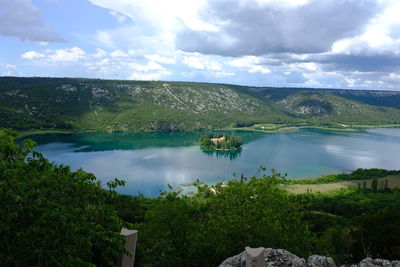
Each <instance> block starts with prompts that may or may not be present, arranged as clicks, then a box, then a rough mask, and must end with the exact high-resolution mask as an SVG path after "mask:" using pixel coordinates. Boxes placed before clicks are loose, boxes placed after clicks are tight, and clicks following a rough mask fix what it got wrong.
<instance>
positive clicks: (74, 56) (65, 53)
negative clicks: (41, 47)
mask: <svg viewBox="0 0 400 267" xmlns="http://www.w3.org/2000/svg"><path fill="white" fill-rule="evenodd" d="M85 55H86V53H85V51H83V50H82V49H81V48H79V47H72V48H66V49H57V50H55V51H52V50H48V54H47V55H46V57H47V58H48V60H49V61H64V62H77V61H79V60H81V59H84V58H85Z"/></svg>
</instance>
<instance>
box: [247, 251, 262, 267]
mask: <svg viewBox="0 0 400 267" xmlns="http://www.w3.org/2000/svg"><path fill="white" fill-rule="evenodd" d="M245 251H246V267H264V266H265V264H264V248H262V247H261V248H250V247H246V249H245Z"/></svg>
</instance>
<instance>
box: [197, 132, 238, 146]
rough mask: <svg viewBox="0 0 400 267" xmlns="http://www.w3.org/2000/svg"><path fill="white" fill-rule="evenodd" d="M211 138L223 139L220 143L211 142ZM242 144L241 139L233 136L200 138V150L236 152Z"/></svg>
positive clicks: (221, 135)
mask: <svg viewBox="0 0 400 267" xmlns="http://www.w3.org/2000/svg"><path fill="white" fill-rule="evenodd" d="M213 138H224V139H223V140H221V141H217V142H213V141H212V139H213ZM242 144H243V141H242V138H240V136H236V135H233V134H225V133H222V134H217V135H216V134H213V133H208V134H204V135H202V136H201V138H200V148H201V149H203V150H236V149H239V148H240V147H241V146H242Z"/></svg>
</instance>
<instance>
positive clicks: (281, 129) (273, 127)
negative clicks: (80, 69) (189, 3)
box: [17, 124, 400, 138]
mask: <svg viewBox="0 0 400 267" xmlns="http://www.w3.org/2000/svg"><path fill="white" fill-rule="evenodd" d="M262 125H268V127H264V126H262ZM374 128H400V124H381V125H366V124H364V125H363V124H357V125H351V126H348V127H343V128H335V127H324V126H315V125H302V126H292V125H290V124H289V125H285V124H255V125H253V126H251V127H232V128H215V129H197V130H193V129H190V130H178V131H175V132H189V131H251V132H262V133H296V132H299V131H300V130H301V129H316V130H325V131H334V132H359V131H363V130H365V129H374ZM17 132H18V137H17V138H23V137H27V136H31V135H41V134H78V133H109V134H114V132H107V131H96V130H83V129H82V130H80V129H70V130H64V129H33V130H27V131H21V130H17ZM151 132H165V131H154V130H152V131H132V132H121V133H151Z"/></svg>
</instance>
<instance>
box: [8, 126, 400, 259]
mask: <svg viewBox="0 0 400 267" xmlns="http://www.w3.org/2000/svg"><path fill="white" fill-rule="evenodd" d="M15 136H16V133H15V132H13V131H9V130H1V131H0V185H1V186H0V202H1V203H2V204H1V205H0V215H1V220H0V235H1V237H2V238H1V239H0V265H2V266H27V265H29V266H55V265H62V266H90V264H94V265H97V266H113V265H115V263H116V261H115V259H116V258H117V256H118V255H119V253H121V252H122V243H123V240H121V238H120V236H119V231H120V229H121V227H122V226H123V225H125V226H127V227H129V228H131V229H137V230H139V239H138V243H137V254H136V255H135V256H136V260H135V265H136V266H215V265H218V264H219V263H221V262H222V261H223V260H224V259H225V258H227V257H230V256H232V255H236V254H238V253H239V252H241V251H243V249H244V247H245V246H251V247H260V246H263V247H272V248H283V249H287V250H289V251H291V252H293V253H295V254H297V255H299V256H302V257H307V256H309V255H311V254H322V255H329V256H332V257H333V258H334V259H335V260H336V262H337V263H354V262H358V261H359V260H360V259H362V258H365V257H367V256H370V257H373V258H387V259H400V249H399V248H400V240H399V238H398V237H399V236H400V223H399V222H400V209H399V208H398V207H399V206H400V191H399V190H397V189H387V190H376V192H373V190H372V189H367V188H365V189H363V188H360V189H345V190H341V191H336V192H332V193H324V194H318V193H317V194H311V193H308V194H301V195H294V194H291V193H289V192H288V191H286V190H285V189H284V186H283V184H284V183H285V178H284V177H283V176H281V175H280V174H278V173H276V172H275V171H272V172H271V173H266V172H265V169H264V168H261V169H260V171H259V173H258V175H257V176H254V177H251V178H248V179H240V180H232V181H229V182H228V183H227V184H222V183H221V184H217V185H216V186H212V187H211V186H207V185H198V193H197V194H195V195H194V196H191V197H189V196H180V195H179V194H178V193H177V192H173V191H171V192H163V193H161V194H160V195H159V196H158V197H157V198H147V197H145V196H143V195H140V196H136V197H133V196H125V195H119V194H117V193H116V192H114V191H113V190H112V189H113V188H114V187H115V186H117V185H123V182H121V181H118V180H115V181H113V182H110V183H108V187H109V189H104V187H102V186H101V184H100V182H98V181H97V180H96V178H95V177H94V176H93V175H91V174H88V173H85V172H84V171H82V170H78V171H76V172H72V171H71V170H70V169H69V167H67V166H62V165H60V166H58V165H55V164H52V163H49V162H48V160H46V159H44V158H43V156H42V155H41V154H40V153H37V152H32V151H33V150H32V148H33V143H32V142H31V141H25V143H24V145H23V146H18V145H16V144H15V142H14V139H15ZM359 172H360V171H358V172H356V173H359ZM372 172H377V171H376V170H372V171H371V173H372ZM367 173H368V170H364V174H365V175H367ZM242 178H243V177H242ZM21 255H23V256H21Z"/></svg>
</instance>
